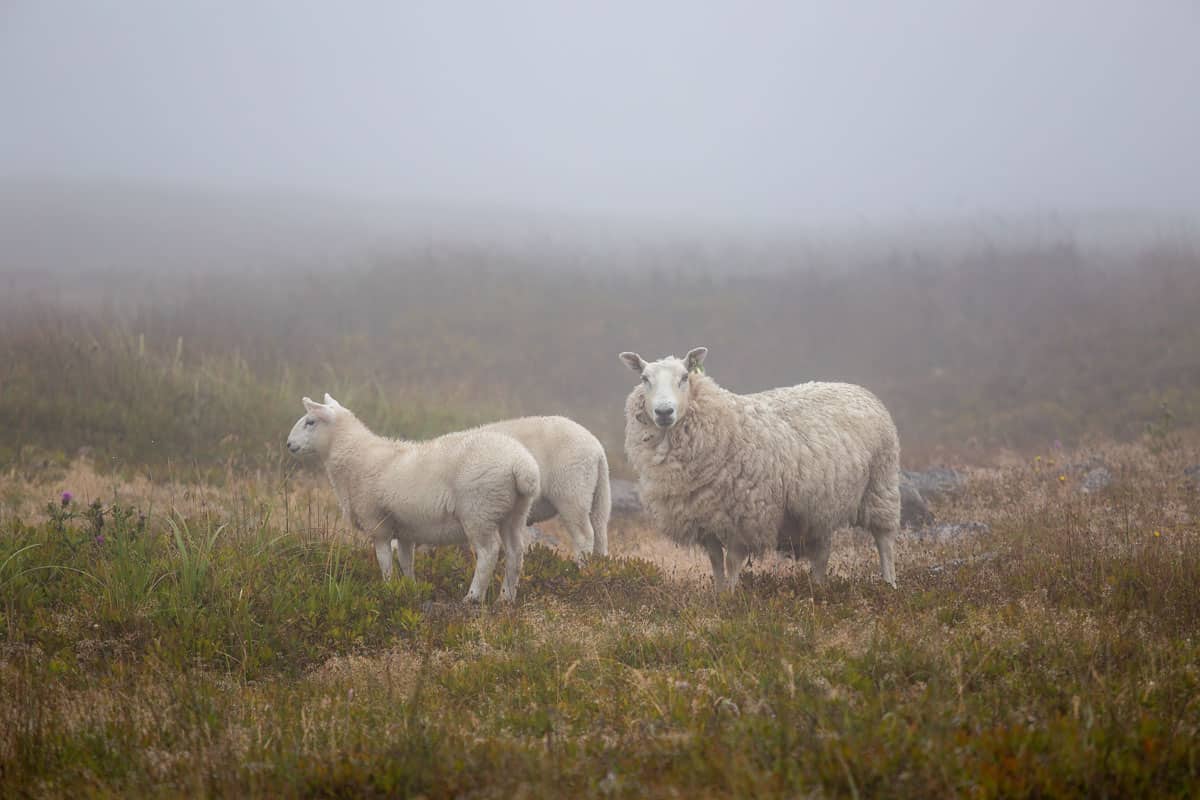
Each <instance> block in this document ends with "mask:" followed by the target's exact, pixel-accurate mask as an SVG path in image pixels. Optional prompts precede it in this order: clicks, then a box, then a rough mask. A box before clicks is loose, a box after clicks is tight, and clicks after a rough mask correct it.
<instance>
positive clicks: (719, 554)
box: [700, 536, 725, 592]
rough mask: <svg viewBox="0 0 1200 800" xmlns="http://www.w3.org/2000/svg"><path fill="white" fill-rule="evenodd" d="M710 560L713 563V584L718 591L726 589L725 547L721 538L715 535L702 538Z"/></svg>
mask: <svg viewBox="0 0 1200 800" xmlns="http://www.w3.org/2000/svg"><path fill="white" fill-rule="evenodd" d="M700 543H701V544H703V545H704V549H705V551H706V552H707V553H708V560H709V561H710V562H711V563H712V571H713V586H714V587H715V588H716V590H717V591H718V592H723V591H725V548H724V546H722V544H721V540H720V539H717V538H716V537H715V536H706V537H704V539H702V540H701V542H700Z"/></svg>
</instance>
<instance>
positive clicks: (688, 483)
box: [620, 347, 900, 591]
mask: <svg viewBox="0 0 1200 800" xmlns="http://www.w3.org/2000/svg"><path fill="white" fill-rule="evenodd" d="M707 353H708V349H707V348H704V347H697V348H695V349H693V350H691V351H689V352H688V354H687V356H686V357H685V358H684V359H679V358H676V357H674V356H668V357H666V358H663V359H660V360H658V361H655V362H653V363H647V362H645V361H644V360H642V357H641V356H639V355H638V354H636V353H621V355H620V357H621V360H622V361H624V362H625V363H626V364H627V365H628V366H629V367H630V368H631V369H633V370H634V371H635V372H637V373H639V374H640V375H641V384H640V385H639V386H637V387H635V388H634V390H633V391H632V392H630V394H629V397H628V398H627V400H626V402H625V453H626V455H627V457H628V459H629V461H630V463H631V464H632V465H633V468H634V470H635V471H636V472H637V474H638V479H639V483H640V489H641V494H642V500H643V502H644V503H645V504H646V506H647V508H649V509H650V512H651V515H652V516H653V518H654V520H655V522H656V523H657V525H658V526H659V528H660V529H661V530H662V531H663V533H665V534H666V535H667V536H668V537H669V538H671V539H672V540H674V541H675V542H677V543H679V544H683V545H700V546H702V547H703V548H704V549H705V550H706V551H707V553H708V557H709V560H710V561H711V562H712V570H713V582H714V584H715V585H716V587H717V589H718V590H722V589H727V590H730V591H732V590H733V589H734V588H735V587H736V586H737V580H738V575H739V573H740V572H741V570H742V568H743V567H744V566H745V565H746V562H747V560H748V559H749V557H750V556H751V555H754V554H758V553H762V552H764V551H765V550H767V549H768V548H771V547H775V548H779V549H780V550H783V551H785V552H790V553H791V554H793V555H796V556H804V557H806V558H807V559H808V560H809V562H810V564H811V567H812V576H813V580H814V581H815V582H817V583H821V582H823V581H824V579H825V572H826V567H827V565H828V562H829V550H830V545H831V543H832V535H833V532H834V531H835V530H837V529H839V528H842V527H846V526H851V525H854V526H859V527H863V528H866V529H867V530H868V531H870V532H871V534H872V535H873V536H874V538H875V546H876V549H877V550H878V551H879V565H880V571H881V572H882V574H883V579H884V580H885V581H886V582H887V583H888V584H890V585H891V586H892V587H895V586H896V569H895V562H894V556H893V543H894V540H895V536H896V532H897V531H898V530H899V528H900V489H899V469H900V444H899V439H898V436H897V434H896V426H895V424H894V423H893V422H892V418H891V415H890V414H889V413H888V411H887V409H886V408H884V406H883V404H882V403H881V402H880V401H879V400H878V398H876V397H875V395H873V394H871V393H870V392H869V391H867V390H866V389H864V388H862V387H861V386H855V385H852V384H847V383H816V382H814V383H804V384H800V385H799V386H793V387H790V388H780V389H772V390H770V391H766V392H759V393H758V394H749V395H739V394H735V393H733V392H730V391H727V390H725V389H722V388H721V387H720V386H718V385H717V383H716V382H715V381H713V380H712V379H711V378H709V377H707V376H706V375H704V372H703V369H702V365H703V363H704V358H705V356H706V355H707Z"/></svg>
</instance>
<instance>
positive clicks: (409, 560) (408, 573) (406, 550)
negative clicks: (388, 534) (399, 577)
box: [392, 539, 416, 578]
mask: <svg viewBox="0 0 1200 800" xmlns="http://www.w3.org/2000/svg"><path fill="white" fill-rule="evenodd" d="M414 549H415V547H414V545H413V543H412V542H402V541H400V540H399V539H392V552H393V553H395V554H396V561H398V562H399V563H400V572H402V573H403V574H404V577H406V578H414V577H416V573H415V572H414V571H413V550H414Z"/></svg>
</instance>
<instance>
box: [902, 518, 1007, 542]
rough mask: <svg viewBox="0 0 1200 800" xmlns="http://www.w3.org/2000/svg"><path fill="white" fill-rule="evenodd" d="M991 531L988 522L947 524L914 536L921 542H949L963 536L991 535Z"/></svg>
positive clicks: (933, 527)
mask: <svg viewBox="0 0 1200 800" xmlns="http://www.w3.org/2000/svg"><path fill="white" fill-rule="evenodd" d="M991 530H992V527H991V526H990V525H988V524H987V523H986V522H947V523H943V524H941V525H931V526H929V527H927V528H921V529H920V530H917V531H913V532H912V536H913V538H915V539H918V540H920V541H928V542H948V541H950V540H951V539H957V538H959V537H961V536H978V535H980V534H985V533H991Z"/></svg>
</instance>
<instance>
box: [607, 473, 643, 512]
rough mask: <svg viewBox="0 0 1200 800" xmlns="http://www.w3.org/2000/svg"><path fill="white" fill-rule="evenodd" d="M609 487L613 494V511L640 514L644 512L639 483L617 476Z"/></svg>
mask: <svg viewBox="0 0 1200 800" xmlns="http://www.w3.org/2000/svg"><path fill="white" fill-rule="evenodd" d="M609 487H610V492H611V494H612V513H614V514H640V513H641V512H642V498H641V495H639V494H638V485H637V483H635V482H634V481H625V480H621V479H620V478H616V479H614V480H612V481H610V482H609Z"/></svg>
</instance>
